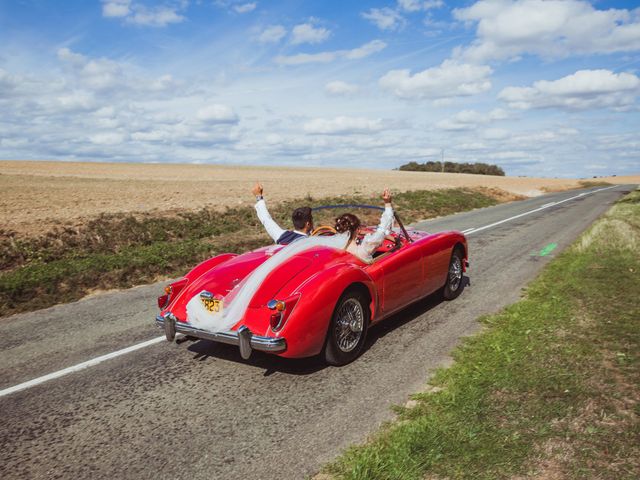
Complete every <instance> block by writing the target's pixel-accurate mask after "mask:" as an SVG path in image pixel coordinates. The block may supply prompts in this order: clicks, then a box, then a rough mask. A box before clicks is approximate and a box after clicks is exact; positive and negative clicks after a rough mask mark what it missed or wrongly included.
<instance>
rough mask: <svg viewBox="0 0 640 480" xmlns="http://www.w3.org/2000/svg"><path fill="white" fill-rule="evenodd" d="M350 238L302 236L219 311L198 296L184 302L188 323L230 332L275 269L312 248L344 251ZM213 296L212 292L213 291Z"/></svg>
mask: <svg viewBox="0 0 640 480" xmlns="http://www.w3.org/2000/svg"><path fill="white" fill-rule="evenodd" d="M348 239H349V236H348V234H347V233H343V234H338V235H333V236H329V237H302V238H299V239H298V240H296V241H294V242H292V243H290V244H289V245H286V246H284V247H283V248H282V249H280V250H279V251H277V252H276V253H275V254H273V255H272V256H271V257H270V258H268V259H267V260H266V261H265V262H264V263H262V264H261V265H260V266H259V267H258V268H256V269H255V270H254V271H253V272H252V273H251V274H250V275H248V276H247V277H246V278H245V279H244V280H243V281H242V282H240V283H239V284H238V285H236V286H235V287H234V288H233V289H232V290H231V291H230V292H229V293H228V294H227V295H226V296H225V297H224V298H223V299H222V302H223V309H222V311H221V312H210V311H208V310H207V309H206V308H205V306H204V304H203V303H202V300H201V299H200V293H198V294H197V295H195V296H194V297H193V298H192V299H191V300H189V302H188V303H187V321H188V322H189V323H190V324H191V325H193V326H194V327H197V328H200V329H202V330H206V331H208V332H212V333H217V332H224V331H227V330H230V329H231V327H233V326H234V325H235V324H236V323H238V322H239V321H240V320H241V319H242V317H244V314H245V312H246V310H247V307H248V306H249V302H251V299H252V298H253V296H254V295H255V293H256V292H257V291H258V289H259V288H260V286H261V285H262V282H263V281H264V279H265V278H267V276H268V275H269V274H270V273H271V272H272V271H273V270H275V269H276V268H278V267H279V266H280V265H282V264H283V263H284V262H286V261H287V260H289V259H290V258H291V257H293V256H294V255H297V254H299V253H302V252H304V251H307V250H310V249H312V248H315V247H329V248H335V249H344V248H345V246H346V244H347V240H348ZM212 293H215V292H212Z"/></svg>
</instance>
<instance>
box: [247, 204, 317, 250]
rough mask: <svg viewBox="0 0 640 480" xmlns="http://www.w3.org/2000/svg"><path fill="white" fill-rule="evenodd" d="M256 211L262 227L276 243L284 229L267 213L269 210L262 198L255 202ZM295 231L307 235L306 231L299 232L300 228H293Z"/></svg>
mask: <svg viewBox="0 0 640 480" xmlns="http://www.w3.org/2000/svg"><path fill="white" fill-rule="evenodd" d="M255 209H256V213H257V214H258V219H259V220H260V222H261V223H262V225H263V226H264V229H265V230H266V231H267V233H268V234H269V236H270V237H271V238H273V241H274V242H276V243H278V239H279V238H280V237H281V236H282V234H283V233H284V232H286V230H285V229H284V228H282V227H281V226H280V225H278V224H277V223H276V222H275V221H274V220H273V218H271V215H270V214H269V210H267V204H266V203H265V201H264V199H260V200H258V201H257V202H256V204H255ZM294 232H295V233H299V234H300V235H304V236H305V237H306V236H307V233H306V232H301V231H300V230H294Z"/></svg>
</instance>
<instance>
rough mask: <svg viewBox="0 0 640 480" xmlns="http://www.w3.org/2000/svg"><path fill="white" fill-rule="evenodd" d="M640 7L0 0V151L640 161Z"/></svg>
mask: <svg viewBox="0 0 640 480" xmlns="http://www.w3.org/2000/svg"><path fill="white" fill-rule="evenodd" d="M639 69H640V4H639V2H621V1H617V2H606V1H592V2H587V1H578V0H557V1H556V0H519V1H511V0H480V1H468V2H464V1H460V2H445V1H441V0H398V1H391V0H389V1H376V2H358V1H317V2H304V1H279V2H267V1H259V0H256V1H251V0H248V1H247V0H240V1H235V0H218V1H212V0H208V1H205V0H200V1H198V0H190V1H189V0H176V1H160V2H151V1H146V0H140V1H138V0H103V1H97V0H96V1H90V0H85V1H65V2H54V1H46V0H40V1H35V0H33V1H26V0H24V1H20V0H13V1H0V109H1V111H2V115H1V116H0V158H1V159H27V160H29V159H59V160H87V161H127V162H172V163H175V162H185V163H224V164H242V165H255V164H267V165H274V166H276V165H291V166H308V165H314V166H343V167H362V168H382V169H391V168H395V167H398V166H399V165H401V164H403V163H406V162H409V161H417V162H424V161H428V160H439V159H440V156H441V153H442V151H443V150H444V156H445V159H446V160H450V161H457V162H474V161H481V162H487V163H495V164H498V165H500V166H502V167H503V168H504V169H505V171H506V172H507V173H508V174H510V175H531V176H549V177H554V176H558V177H591V176H594V175H609V174H617V175H623V174H630V173H638V172H640V136H639V135H638V131H640V112H639V103H638V97H639V96H640V78H639V76H638V75H639Z"/></svg>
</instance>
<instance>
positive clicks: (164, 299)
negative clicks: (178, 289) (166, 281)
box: [158, 295, 169, 310]
mask: <svg viewBox="0 0 640 480" xmlns="http://www.w3.org/2000/svg"><path fill="white" fill-rule="evenodd" d="M168 303H169V295H160V296H159V297H158V308H159V309H160V310H162V309H163V308H164V307H166V306H167V304H168Z"/></svg>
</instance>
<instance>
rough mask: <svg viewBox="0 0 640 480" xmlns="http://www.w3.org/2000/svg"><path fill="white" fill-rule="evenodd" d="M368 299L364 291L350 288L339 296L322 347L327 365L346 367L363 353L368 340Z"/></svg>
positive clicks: (369, 301)
mask: <svg viewBox="0 0 640 480" xmlns="http://www.w3.org/2000/svg"><path fill="white" fill-rule="evenodd" d="M370 303H371V297H369V295H368V292H367V291H366V290H365V289H364V288H359V287H352V288H349V289H347V290H345V292H344V293H343V294H342V296H341V297H340V299H339V300H338V302H337V304H336V307H335V309H334V311H333V315H332V316H331V324H330V325H329V328H328V330H327V338H326V340H325V345H324V353H323V355H324V359H325V361H326V362H327V363H328V364H330V365H336V366H341V365H346V364H347V363H349V362H352V361H353V360H354V359H355V358H357V356H358V355H359V354H360V352H361V351H362V348H363V347H364V344H365V340H366V337H367V329H368V327H369V319H370V316H371V311H370V310H369V304H370Z"/></svg>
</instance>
